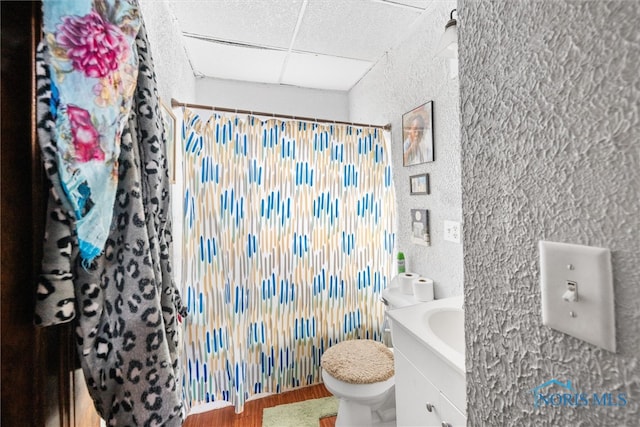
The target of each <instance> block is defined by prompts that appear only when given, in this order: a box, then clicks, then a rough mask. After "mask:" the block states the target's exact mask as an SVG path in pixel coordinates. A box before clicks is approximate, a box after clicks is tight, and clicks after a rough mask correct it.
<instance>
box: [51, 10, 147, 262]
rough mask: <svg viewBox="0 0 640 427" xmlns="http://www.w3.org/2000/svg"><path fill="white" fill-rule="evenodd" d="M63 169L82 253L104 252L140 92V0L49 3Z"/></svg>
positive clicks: (58, 144) (90, 257)
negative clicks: (125, 139) (127, 127)
mask: <svg viewBox="0 0 640 427" xmlns="http://www.w3.org/2000/svg"><path fill="white" fill-rule="evenodd" d="M43 27H44V36H45V42H46V43H47V45H48V51H47V52H48V55H47V57H46V62H47V64H48V65H49V71H50V76H51V89H52V94H53V96H52V98H51V100H52V104H51V110H52V115H53V119H54V121H55V129H54V132H55V135H54V137H55V139H56V152H57V167H58V173H59V176H60V184H61V187H62V189H63V190H64V196H65V197H66V199H67V200H68V202H69V204H70V206H71V208H72V209H73V213H74V215H75V221H74V227H75V228H76V233H77V236H78V245H79V249H80V256H81V257H82V258H83V259H84V260H86V264H88V263H90V262H91V261H92V260H93V259H94V258H95V257H96V256H97V255H98V254H99V253H100V252H101V251H102V249H103V247H104V243H105V241H106V239H107V235H108V233H109V225H110V224H111V213H112V208H113V202H114V199H115V193H116V187H117V184H118V182H117V178H118V175H117V170H118V154H119V152H120V137H121V134H122V129H123V126H124V124H125V121H126V120H127V117H128V115H129V110H130V107H131V97H132V94H133V90H134V89H135V84H136V78H137V72H138V56H137V52H136V49H135V48H134V46H133V44H134V40H135V38H136V34H137V33H138V29H139V27H140V17H139V11H138V5H137V2H135V1H122V2H121V1H117V0H94V1H89V0H44V2H43Z"/></svg>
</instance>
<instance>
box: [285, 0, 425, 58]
mask: <svg viewBox="0 0 640 427" xmlns="http://www.w3.org/2000/svg"><path fill="white" fill-rule="evenodd" d="M419 16H420V11H419V10H417V9H412V8H406V7H398V6H397V5H392V4H389V3H385V2H379V1H372V0H366V1H365V0H324V1H323V0H309V3H308V5H307V8H306V10H305V14H304V17H303V19H302V24H301V26H300V30H299V32H298V36H297V38H296V40H295V44H294V46H293V48H294V50H298V51H305V52H317V53H322V54H325V55H334V56H340V57H346V58H357V59H363V60H368V61H375V60H377V59H379V58H380V57H381V56H382V55H383V54H384V52H386V51H388V50H390V49H391V48H393V47H395V46H396V45H397V43H398V42H399V41H400V40H401V39H402V37H403V36H404V35H405V34H406V30H407V28H409V27H410V26H411V24H412V23H413V22H414V21H415V20H416V19H417V18H418V17H419Z"/></svg>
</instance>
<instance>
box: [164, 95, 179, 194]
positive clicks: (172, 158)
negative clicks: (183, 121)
mask: <svg viewBox="0 0 640 427" xmlns="http://www.w3.org/2000/svg"><path fill="white" fill-rule="evenodd" d="M160 111H161V112H162V122H163V124H164V131H165V135H166V138H167V167H168V168H169V181H170V182H171V183H172V184H175V182H176V144H177V142H176V140H177V129H176V127H177V122H176V116H175V115H174V114H173V111H171V108H169V107H168V106H167V105H166V104H165V103H164V102H163V101H162V100H160Z"/></svg>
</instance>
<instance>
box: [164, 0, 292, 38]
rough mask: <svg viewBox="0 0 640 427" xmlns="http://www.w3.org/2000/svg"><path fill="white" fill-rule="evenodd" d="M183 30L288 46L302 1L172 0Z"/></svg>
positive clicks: (213, 36)
mask: <svg viewBox="0 0 640 427" xmlns="http://www.w3.org/2000/svg"><path fill="white" fill-rule="evenodd" d="M170 3H171V7H172V9H173V12H174V14H175V16H176V18H177V19H178V22H179V24H180V27H181V30H182V31H183V32H186V33H193V34H200V35H206V36H209V37H212V38H218V39H223V40H229V41H234V42H242V43H245V44H257V45H260V46H272V47H280V48H285V49H288V48H289V44H290V43H291V37H292V36H293V32H294V30H295V27H296V22H297V21H298V15H299V13H300V8H301V6H302V0H268V1H256V0H215V1H211V0H209V1H204V0H201V1H194V0H190V1H188V0H182V1H181V0H171V1H170Z"/></svg>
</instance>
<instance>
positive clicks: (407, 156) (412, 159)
mask: <svg viewBox="0 0 640 427" xmlns="http://www.w3.org/2000/svg"><path fill="white" fill-rule="evenodd" d="M433 160H434V156H433V101H429V102H427V103H425V104H422V105H421V106H419V107H416V108H414V109H413V110H411V111H409V112H408V113H405V114H403V115H402V164H403V165H404V166H412V165H419V164H420V163H426V162H433Z"/></svg>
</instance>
